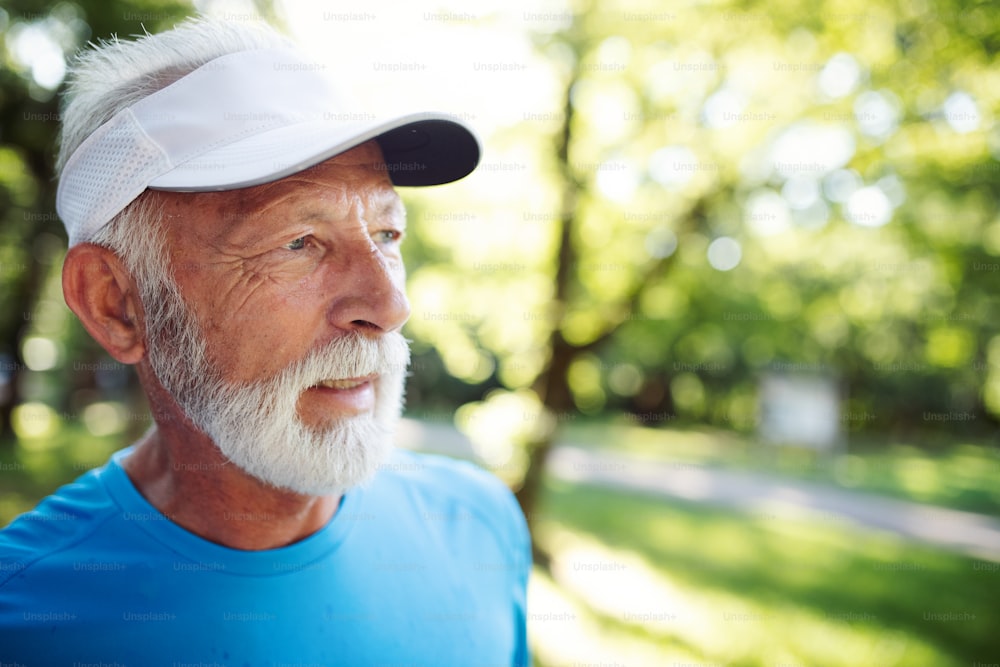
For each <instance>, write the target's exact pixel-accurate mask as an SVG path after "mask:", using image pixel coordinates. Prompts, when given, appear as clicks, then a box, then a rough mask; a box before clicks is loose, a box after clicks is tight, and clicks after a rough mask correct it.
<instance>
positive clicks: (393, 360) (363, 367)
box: [279, 332, 410, 390]
mask: <svg viewBox="0 0 1000 667" xmlns="http://www.w3.org/2000/svg"><path fill="white" fill-rule="evenodd" d="M409 365H410V347H409V344H408V343H407V340H406V339H405V338H404V337H403V336H402V334H399V333H395V332H393V333H388V334H381V335H379V336H377V337H369V336H365V335H363V334H359V333H349V334H347V335H345V336H342V337H340V338H336V339H334V340H333V341H331V342H330V343H328V344H327V345H325V346H323V347H322V348H319V349H316V350H313V351H312V352H310V353H309V355H307V356H306V357H305V358H303V359H301V360H299V361H297V362H294V363H292V364H291V365H289V366H288V367H286V368H285V369H284V370H283V371H281V372H280V373H279V377H280V378H281V380H282V381H283V383H287V385H286V386H292V387H296V388H299V389H302V390H304V389H308V388H309V387H312V386H315V385H316V384H318V383H320V382H323V381H326V380H348V379H353V378H362V377H368V376H370V375H394V374H399V373H403V372H405V371H406V368H407V367H408V366H409Z"/></svg>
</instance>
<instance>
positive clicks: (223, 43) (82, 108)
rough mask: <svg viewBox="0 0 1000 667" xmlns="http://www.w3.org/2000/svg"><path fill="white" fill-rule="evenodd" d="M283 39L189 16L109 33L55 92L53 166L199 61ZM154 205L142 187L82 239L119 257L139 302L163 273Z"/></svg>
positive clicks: (243, 25) (262, 28)
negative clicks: (167, 25) (130, 33)
mask: <svg viewBox="0 0 1000 667" xmlns="http://www.w3.org/2000/svg"><path fill="white" fill-rule="evenodd" d="M288 45H289V41H288V39H287V38H286V37H284V36H282V35H281V34H280V33H278V32H276V31H275V30H274V29H272V28H269V27H267V26H266V25H265V24H262V23H260V22H257V24H251V23H249V22H232V21H221V20H218V19H205V18H199V19H189V20H187V21H185V22H184V23H182V24H180V25H179V26H177V27H175V28H174V29H173V30H170V31H167V32H163V33H159V34H156V35H150V34H148V33H147V34H146V35H143V36H140V37H139V38H138V39H135V40H132V41H121V40H119V39H118V38H117V37H114V38H112V39H110V40H107V41H102V42H99V43H98V44H95V45H92V47H93V48H91V49H89V50H87V51H84V52H82V53H81V54H79V55H78V56H77V57H76V58H75V59H74V61H73V63H72V64H71V67H70V72H69V78H68V85H67V89H66V93H65V97H64V98H63V113H62V119H63V123H62V132H61V135H60V141H59V155H58V158H57V161H56V173H57V174H58V173H61V172H62V169H63V167H64V166H65V165H66V162H67V160H69V157H70V156H71V155H72V154H73V152H74V151H75V150H76V149H77V148H78V147H79V146H80V144H81V143H83V142H84V140H86V138H87V137H89V136H90V135H91V134H92V133H93V132H94V131H95V130H97V128H99V127H100V126H101V125H103V124H104V123H106V122H107V121H108V120H110V119H111V118H112V117H113V116H114V115H115V114H117V113H118V112H119V111H121V110H122V109H125V108H127V107H129V106H131V105H133V104H135V103H136V102H138V101H139V100H141V99H143V98H145V97H147V96H148V95H151V94H153V93H155V92H157V91H158V90H160V89H162V88H165V87H166V86H169V85H170V84H171V83H173V82H175V81H177V80H178V79H180V78H181V77H183V76H185V75H187V74H189V73H191V72H193V71H194V70H196V69H198V68H199V67H201V66H202V65H204V64H206V63H208V62H210V61H212V60H215V59H216V58H220V57H222V56H224V55H228V54H230V53H236V52H239V51H247V50H251V49H268V48H280V47H285V46H288ZM161 220H162V211H161V210H160V207H159V206H158V205H157V204H156V203H155V199H154V198H152V197H150V196H149V194H148V192H147V193H143V194H142V195H140V196H139V197H138V198H137V199H135V200H134V201H133V202H132V203H131V204H129V205H128V206H127V207H126V208H125V209H124V210H123V211H122V212H121V213H119V214H118V215H116V216H115V217H114V218H113V219H112V220H111V221H110V222H109V223H108V224H107V225H105V226H104V227H102V228H101V229H100V230H98V231H97V232H95V233H94V234H93V235H92V236H91V237H90V238H84V239H82V241H85V242H90V243H96V244H98V245H102V246H104V247H106V248H109V249H110V250H112V251H113V252H114V253H115V254H117V255H118V256H119V257H121V259H122V261H123V262H124V263H125V266H126V267H127V268H128V269H129V271H131V272H132V275H133V277H134V278H135V280H136V283H137V284H138V285H139V289H140V291H141V297H142V300H143V305H144V307H145V308H147V310H148V309H150V308H155V307H156V304H154V303H149V302H148V301H147V299H150V298H151V297H152V294H153V291H154V290H155V286H156V285H157V284H161V285H162V284H172V281H169V280H165V279H166V278H167V276H168V274H169V271H168V270H167V266H168V263H167V256H166V249H165V241H164V237H163V233H162V225H161V224H160V223H161Z"/></svg>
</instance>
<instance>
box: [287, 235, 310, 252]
mask: <svg viewBox="0 0 1000 667" xmlns="http://www.w3.org/2000/svg"><path fill="white" fill-rule="evenodd" d="M305 247H306V237H304V236H300V237H299V238H297V239H295V240H294V241H292V242H291V243H286V244H285V248H287V249H288V250H302V249H303V248H305Z"/></svg>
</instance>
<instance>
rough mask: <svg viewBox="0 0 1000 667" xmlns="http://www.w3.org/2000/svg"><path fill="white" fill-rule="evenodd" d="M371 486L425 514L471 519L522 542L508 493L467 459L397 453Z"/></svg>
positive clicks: (522, 526)
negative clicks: (395, 493)
mask: <svg viewBox="0 0 1000 667" xmlns="http://www.w3.org/2000/svg"><path fill="white" fill-rule="evenodd" d="M376 484H386V485H391V486H394V487H396V488H397V489H398V490H399V491H400V492H402V493H405V494H406V495H407V496H409V499H410V500H411V501H414V502H417V503H419V504H420V505H421V506H423V508H424V511H425V512H430V513H437V515H438V516H439V517H441V518H444V517H451V518H456V519H457V518H468V519H477V520H479V521H480V522H482V523H484V524H486V525H487V526H489V527H490V528H491V529H492V530H494V531H496V532H498V533H499V534H498V537H499V538H500V539H501V540H503V541H504V542H507V543H508V544H509V543H510V542H515V543H518V544H520V545H523V544H527V542H528V531H527V525H526V523H525V520H524V515H523V514H522V513H521V508H520V505H518V503H517V500H516V498H515V497H514V494H513V493H512V492H511V491H510V489H509V488H507V486H506V485H505V484H504V483H503V482H502V481H500V479H498V478H497V477H496V476H495V475H493V474H492V473H490V472H488V471H486V470H484V469H482V468H480V467H479V466H477V465H476V464H474V463H471V462H469V461H462V460H458V459H453V458H449V457H447V456H442V455H439V454H427V453H422V452H413V451H409V450H403V449H398V450H396V451H395V452H394V454H393V456H392V458H391V459H390V460H389V461H387V462H386V463H385V464H383V466H382V468H381V469H380V471H379V474H378V476H377V478H376Z"/></svg>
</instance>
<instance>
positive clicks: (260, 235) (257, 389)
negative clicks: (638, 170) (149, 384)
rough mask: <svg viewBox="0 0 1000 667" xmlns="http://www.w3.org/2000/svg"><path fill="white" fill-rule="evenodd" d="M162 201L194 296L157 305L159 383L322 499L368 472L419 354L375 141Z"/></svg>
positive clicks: (238, 447)
mask: <svg viewBox="0 0 1000 667" xmlns="http://www.w3.org/2000/svg"><path fill="white" fill-rule="evenodd" d="M157 196H160V197H161V198H162V201H163V203H164V213H165V215H166V218H167V219H166V247H167V254H168V256H169V260H168V261H169V265H170V267H171V268H172V272H173V275H174V277H175V279H176V288H177V290H178V291H179V293H180V294H181V295H182V297H183V302H184V303H183V304H182V305H181V307H180V308H174V309H167V310H165V311H164V312H161V313H159V314H157V313H155V312H153V311H155V310H156V309H155V308H149V307H148V306H147V311H150V312H151V313H152V314H151V316H150V318H149V320H150V321H149V322H148V332H147V339H148V343H149V357H150V365H151V367H152V369H153V372H154V373H155V374H156V376H157V378H158V379H159V380H160V382H161V384H163V385H164V387H165V388H166V389H167V391H169V392H170V393H171V394H172V395H173V396H174V398H175V399H176V400H177V402H178V404H179V405H180V406H181V408H182V409H183V410H184V411H185V413H186V414H187V416H188V417H189V418H190V419H191V420H192V421H193V422H194V423H195V425H196V426H198V427H199V428H200V429H201V430H203V431H204V432H205V433H206V434H208V435H209V436H210V437H211V438H212V439H213V441H215V443H216V445H218V446H219V448H220V449H221V450H222V452H223V454H225V455H226V456H227V457H229V458H230V459H231V460H232V461H233V462H234V463H235V464H236V465H238V466H240V467H241V468H243V469H244V470H246V471H247V472H249V473H250V474H252V475H254V476H255V477H258V478H260V479H263V480H264V481H267V482H269V483H271V484H274V485H276V486H279V487H284V488H290V489H292V490H296V491H299V492H302V493H310V494H317V495H319V494H324V493H336V492H341V491H343V490H345V489H346V488H347V487H349V486H353V485H354V484H356V483H359V482H361V481H363V480H364V479H366V478H367V477H368V476H370V475H371V474H372V473H373V472H374V469H375V468H376V467H377V466H378V464H379V463H380V462H381V460H382V459H383V458H384V456H385V454H386V452H387V449H388V447H389V438H390V437H391V431H392V426H393V425H394V422H395V421H396V419H398V416H399V412H400V409H401V395H402V388H403V377H404V374H405V366H406V364H407V363H408V359H409V356H408V349H407V347H406V343H405V340H404V339H403V338H402V336H401V335H400V334H399V329H400V327H402V325H403V323H404V322H405V321H406V319H407V317H408V316H409V305H408V303H407V300H406V296H405V294H404V277H405V275H404V269H403V263H402V257H401V255H400V247H399V244H400V241H401V240H402V235H403V232H404V229H405V211H404V209H403V206H402V203H401V201H400V200H399V197H398V196H397V195H396V193H395V191H394V189H393V187H392V184H391V181H390V180H389V178H388V174H387V173H386V171H385V168H384V164H383V162H382V156H381V152H380V151H379V149H378V146H377V144H375V143H374V142H369V143H367V144H364V145H362V146H360V147H358V148H355V149H353V150H351V151H348V152H346V153H343V154H341V155H339V156H337V157H334V158H332V159H330V160H328V161H326V162H324V163H322V164H320V165H317V166H315V167H313V168H311V169H309V170H306V171H304V172H301V173H299V174H296V175H293V176H290V177H288V178H285V179H282V180H280V181H276V182H274V183H271V184H267V185H262V186H256V187H253V188H245V189H241V190H232V191H227V192H219V193H200V194H182V193H158V195H157ZM156 299H159V300H167V301H169V302H176V301H177V299H176V298H175V297H174V296H173V295H171V294H170V293H169V289H166V288H164V289H163V290H161V293H159V294H158V295H157V296H156ZM161 302H162V301H161ZM171 310H172V312H168V311H171Z"/></svg>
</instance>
